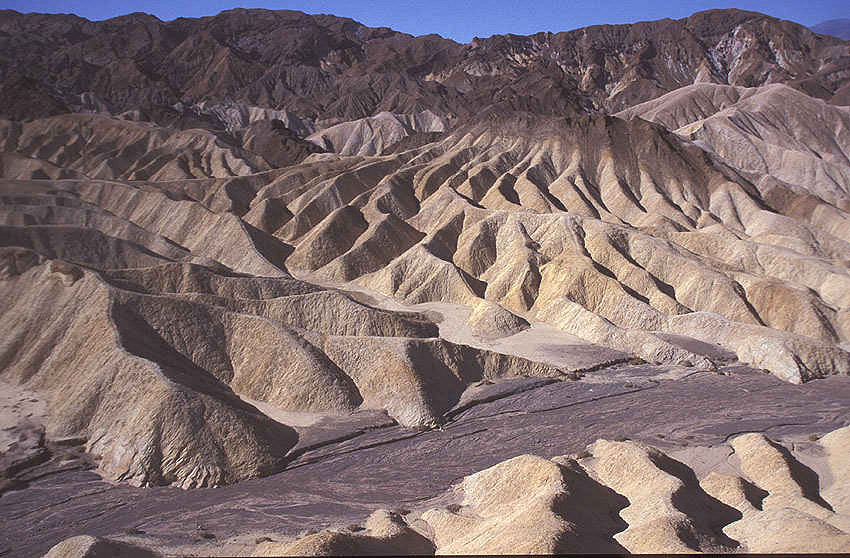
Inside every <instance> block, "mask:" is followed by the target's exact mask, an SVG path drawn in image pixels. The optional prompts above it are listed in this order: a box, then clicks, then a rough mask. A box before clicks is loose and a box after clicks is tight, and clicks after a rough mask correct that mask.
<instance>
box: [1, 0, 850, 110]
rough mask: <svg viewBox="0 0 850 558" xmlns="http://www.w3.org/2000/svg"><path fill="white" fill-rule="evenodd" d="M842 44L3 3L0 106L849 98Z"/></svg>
mask: <svg viewBox="0 0 850 558" xmlns="http://www.w3.org/2000/svg"><path fill="white" fill-rule="evenodd" d="M848 68H850V46H848V45H846V44H845V43H842V42H841V41H839V40H838V39H834V38H830V37H826V36H822V35H816V34H815V33H813V32H812V31H810V30H808V29H806V28H805V27H802V26H800V25H797V24H794V23H791V22H788V21H780V20H777V19H774V18H771V17H768V16H765V15H761V14H757V13H752V12H744V11H739V10H714V11H708V12H702V13H698V14H695V15H693V16H691V17H689V18H686V19H681V20H676V21H673V20H661V21H654V22H645V23H637V24H634V25H603V26H594V27H589V28H586V29H579V30H575V31H570V32H566V33H558V34H551V33H538V34H536V35H532V36H528V37H524V36H517V35H497V36H493V37H490V38H486V39H475V40H473V41H472V43H471V44H467V45H461V44H458V43H455V42H453V41H450V40H447V39H443V38H441V37H439V36H435V35H429V36H423V37H412V36H410V35H405V34H403V33H398V32H395V31H392V30H390V29H387V28H376V29H373V28H369V27H365V26H363V25H361V24H359V23H357V22H355V21H353V20H350V19H345V18H339V17H334V16H329V15H306V14H303V13H300V12H294V11H268V10H244V9H236V10H230V11H226V12H222V13H221V14H219V15H217V16H214V17H204V18H200V19H186V18H179V19H176V20H174V21H169V22H163V21H160V20H159V19H157V18H156V17H154V16H150V15H146V14H140V13H136V14H130V15H126V16H121V17H117V18H114V19H110V20H106V21H101V22H92V21H88V20H86V19H83V18H79V17H76V16H73V15H40V14H20V13H17V12H14V11H8V10H7V11H3V12H0V81H2V83H3V90H2V94H3V97H4V99H6V102H5V103H4V104H3V107H2V108H0V116H4V117H7V118H13V119H30V118H37V117H43V116H49V115H54V114H60V113H63V112H69V111H72V110H80V109H92V108H98V109H101V110H104V109H105V110H108V111H109V112H112V113H115V114H117V113H121V112H124V111H127V110H140V111H141V112H142V113H143V117H144V118H147V119H152V120H156V121H157V122H160V123H163V122H165V123H168V122H170V121H172V120H174V119H176V118H178V116H179V115H178V114H175V111H174V108H173V106H174V105H176V104H177V103H179V102H181V101H183V102H184V104H186V103H189V104H191V103H197V102H200V101H204V100H208V101H216V102H224V101H234V102H237V103H241V104H245V105H252V106H260V107H267V108H275V109H286V110H289V111H292V112H294V113H296V114H298V115H300V116H302V117H306V118H310V119H318V120H325V121H331V123H332V122H335V121H340V120H351V119H355V118H361V117H365V116H370V115H373V114H375V113H376V112H379V111H392V112H406V113H410V112H416V111H421V110H424V109H430V110H431V111H434V112H435V113H437V114H439V115H442V116H445V117H449V118H455V117H460V118H464V117H467V116H469V115H474V114H476V113H477V112H478V111H479V110H480V109H481V108H482V107H483V106H487V105H490V104H493V103H496V104H498V105H501V106H504V107H508V108H511V109H522V110H527V111H533V112H538V113H544V114H547V113H563V112H564V111H569V110H595V109H598V110H603V111H613V110H620V109H623V108H626V107H628V106H631V105H634V104H636V103H639V102H643V101H647V100H650V99H652V98H655V97H658V96H659V95H662V94H664V93H667V92H669V91H672V90H674V89H677V88H679V87H682V86H684V85H690V84H693V83H695V82H712V83H720V84H729V85H742V86H758V85H763V84H766V83H775V82H784V83H788V84H790V85H792V86H794V87H796V88H798V89H801V90H804V91H805V92H807V93H809V94H810V95H813V96H816V97H819V98H822V99H827V100H833V101H834V102H837V103H843V102H846V101H847V92H846V91H843V90H842V86H843V85H844V83H845V82H846V81H847V75H848Z"/></svg>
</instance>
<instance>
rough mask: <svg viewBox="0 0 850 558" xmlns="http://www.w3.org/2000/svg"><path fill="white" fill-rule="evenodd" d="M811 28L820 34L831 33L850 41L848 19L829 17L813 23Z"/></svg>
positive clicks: (849, 21)
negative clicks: (815, 23)
mask: <svg viewBox="0 0 850 558" xmlns="http://www.w3.org/2000/svg"><path fill="white" fill-rule="evenodd" d="M811 30H812V31H814V32H815V33H820V34H821V35H832V36H833V37H838V38H839V39H844V40H845V41H850V19H848V18H841V19H830V20H827V21H822V22H820V23H818V24H817V25H813V26H812V27H811Z"/></svg>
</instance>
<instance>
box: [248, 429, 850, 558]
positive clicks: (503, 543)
mask: <svg viewBox="0 0 850 558" xmlns="http://www.w3.org/2000/svg"><path fill="white" fill-rule="evenodd" d="M848 432H850V430H848V428H844V429H841V430H837V431H834V432H832V433H830V434H828V435H827V436H824V437H823V438H822V440H821V441H820V442H819V444H820V447H821V448H822V451H824V452H825V453H826V455H827V456H828V457H827V469H828V470H829V471H830V473H831V474H832V475H835V476H834V477H833V478H832V483H831V486H830V488H829V489H827V490H825V491H823V492H821V491H819V488H818V476H817V474H815V473H814V471H812V470H811V469H810V468H808V467H807V466H806V465H804V464H803V463H801V462H800V461H798V460H797V458H796V457H795V456H794V455H793V454H792V453H791V452H790V451H789V450H788V449H787V448H786V447H784V446H783V445H781V444H778V443H776V442H774V441H772V440H770V439H768V438H767V437H765V436H764V435H762V434H744V435H742V436H738V437H736V438H733V439H732V440H731V442H730V443H729V445H728V446H726V447H725V448H714V449H712V450H709V451H713V452H714V453H716V454H719V453H720V452H722V456H721V457H720V458H719V459H717V460H716V461H715V462H714V463H713V467H715V468H710V469H709V470H707V471H706V470H702V471H700V476H699V477H698V476H697V474H696V472H695V471H694V469H692V468H691V467H689V466H688V465H687V464H686V463H684V462H682V461H679V460H677V459H675V458H673V457H671V456H670V455H668V454H665V453H664V452H662V451H660V450H658V449H656V448H654V447H651V446H647V445H645V444H641V443H637V442H632V441H610V440H597V441H596V442H594V443H593V444H591V445H590V446H588V448H587V450H586V451H584V452H583V453H581V454H579V455H573V456H560V457H555V458H553V459H544V458H542V457H537V456H534V455H521V456H518V457H514V458H512V459H509V460H507V461H504V462H502V463H499V464H497V465H495V466H493V467H490V468H489V469H485V470H483V471H480V472H478V473H475V474H473V475H469V476H467V477H465V478H463V480H462V481H461V482H459V483H458V484H457V485H455V486H454V487H452V490H451V491H450V493H449V494H451V497H450V498H451V499H452V500H454V502H453V503H452V504H449V505H447V506H444V507H442V508H432V509H427V510H424V511H416V512H410V511H407V512H406V513H404V515H402V514H401V513H399V512H390V511H388V510H378V511H376V512H374V513H373V514H372V515H371V516H370V517H369V519H368V520H367V521H366V523H365V528H364V529H363V530H361V531H358V532H354V533H352V532H346V531H343V530H338V529H327V530H323V531H321V532H319V533H316V534H314V535H309V536H307V537H304V538H301V539H299V540H297V541H295V542H294V543H291V544H288V545H280V544H276V543H261V544H260V545H258V546H257V548H256V550H255V551H254V554H253V555H254V556H276V555H287V556H314V555H319V554H321V555H346V554H372V555H378V554H380V555H384V554H392V553H394V552H395V553H399V552H400V553H405V554H406V553H416V554H431V553H435V554H437V555H457V554H514V553H523V554H553V553H554V554H576V553H578V554H580V553H599V552H607V553H617V554H627V553H629V554H631V553H641V554H646V553H652V554H661V553H663V554H667V553H694V552H711V553H737V552H745V553H793V552H826V553H831V552H843V550H844V549H846V547H847V545H848V544H850V533H848V532H847V527H848V526H850V523H848V516H847V511H848V510H847V509H846V506H843V505H840V504H839V503H840V502H843V499H844V498H846V489H847V487H846V484H845V481H846V479H845V476H844V471H845V469H846V461H847V459H846V456H845V452H844V451H843V449H845V447H844V446H843V444H844V443H846V437H847V435H848ZM727 453H728V457H727V456H726V454H727ZM693 455H694V454H693V453H692V454H691V457H693ZM724 457H725V459H724ZM822 494H823V495H826V494H828V495H829V496H830V500H831V502H833V503H830V502H828V501H826V500H824V497H823V496H822Z"/></svg>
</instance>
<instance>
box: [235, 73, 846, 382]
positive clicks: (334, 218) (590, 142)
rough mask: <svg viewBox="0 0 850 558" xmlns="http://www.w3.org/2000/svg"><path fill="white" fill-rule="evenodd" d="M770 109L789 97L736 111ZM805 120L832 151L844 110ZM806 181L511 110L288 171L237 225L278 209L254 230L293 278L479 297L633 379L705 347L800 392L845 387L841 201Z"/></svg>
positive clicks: (686, 147)
mask: <svg viewBox="0 0 850 558" xmlns="http://www.w3.org/2000/svg"><path fill="white" fill-rule="evenodd" d="M712 87H713V86H712ZM706 88H707V86H703V87H700V88H694V95H705V94H706V93H705V91H706ZM785 92H787V94H791V95H794V96H801V94H799V93H796V92H793V91H792V90H790V89H788V88H782V86H770V87H769V88H767V89H766V90H765V91H763V92H761V93H759V92H757V91H750V92H745V93H747V94H746V95H743V96H744V97H745V99H753V98H755V99H757V98H759V97H760V96H762V95H767V96H768V98H771V97H772V96H774V95H777V94H779V95H783V94H785ZM686 93H687V92H682V95H685V94H686ZM716 93H718V94H719V95H720V96H721V98H722V99H727V100H728V101H729V102H731V101H733V100H735V102H739V100H740V99H739V98H740V96H741V93H740V91H739V90H730V89H722V88H721V89H720V90H719V91H718V92H716ZM733 93H734V94H733ZM724 95H725V96H724ZM700 98H702V97H700ZM683 99H685V100H684V101H682V103H684V104H688V106H691V107H692V106H696V105H697V104H698V102H696V101H693V100H692V97H687V96H685V97H683ZM723 102H726V101H723ZM723 102H720V101H718V104H717V106H715V105H711V106H707V107H703V109H704V110H703V111H702V112H699V111H698V116H703V115H704V114H713V113H711V111H715V112H716V114H722V113H723V110H730V109H723V110H721V106H723ZM811 103H813V105H814V106H820V107H823V110H824V111H825V112H824V113H823V117H824V118H827V119H829V121H830V122H833V123H834V125H833V127H832V128H827V129H826V130H823V131H822V132H821V135H820V137H821V138H823V139H822V141H823V142H826V141H833V143H834V145H836V146H840V145H844V144H845V143H846V141H845V139H843V131H842V130H844V124H843V122H844V112H845V111H844V109H841V108H835V107H829V106H828V105H825V104H824V103H822V102H821V101H816V100H812V101H811ZM674 104H675V100H662V102H661V103H659V106H662V107H663V106H667V105H670V106H672V105H674ZM734 106H736V107H737V106H738V105H734ZM666 110H667V111H668V112H670V111H671V110H673V109H666ZM690 110H691V109H687V110H686V111H685V113H684V114H691V112H692V111H691V112H688V111H690ZM674 112H675V111H674ZM659 114H660V111H659ZM665 114H666V113H665ZM708 118H709V119H710V118H714V116H709V117H708ZM703 120H705V119H703ZM677 124H679V122H677ZM777 126H788V127H789V128H790V129H795V128H793V127H792V123H788V122H786V123H784V124H777ZM829 130H832V131H829ZM723 137H728V135H726V136H723ZM828 138H833V139H832V140H829V139H828ZM730 149H731V148H730ZM836 149H837V151H838V152H840V148H836ZM824 153H826V150H824ZM836 157H837V155H836ZM834 164H835V165H838V166H839V167H840V168H842V169H846V168H850V167H847V166H846V165H844V163H843V162H841V161H840V160H838V159H836V162H835V163H834ZM331 169H332V170H331ZM786 178H788V177H786ZM305 179H306V181H305ZM839 182H840V179H839ZM296 183H297V184H299V185H298V186H297V188H293V187H292V186H290V184H296ZM808 184H809V187H808V188H807V187H806V185H805V183H802V182H801V181H795V182H788V181H786V180H780V179H779V178H773V177H772V175H769V174H768V175H764V174H757V173H756V172H755V171H753V170H749V169H746V168H741V167H738V166H735V165H733V161H729V160H728V159H726V158H723V157H720V156H717V155H716V154H715V152H714V151H713V150H712V151H708V152H707V151H705V150H703V149H702V148H701V147H700V146H699V145H698V144H695V143H693V142H691V141H689V140H688V139H687V138H684V137H682V136H681V135H679V134H677V133H674V132H672V131H668V130H666V129H664V128H663V127H661V126H656V125H652V124H650V123H647V122H645V121H643V120H641V119H632V120H628V121H624V120H621V119H619V118H613V117H605V116H575V117H570V118H564V119H555V120H553V119H541V118H540V117H537V116H534V115H522V114H519V115H518V114H516V113H512V114H507V115H503V116H499V115H497V116H496V118H495V119H493V120H488V121H485V122H482V123H478V124H475V125H471V126H469V127H466V128H462V129H459V130H457V131H455V132H453V133H451V134H450V135H448V137H446V138H445V139H441V140H438V141H436V142H434V143H431V144H426V145H424V146H422V147H414V148H413V149H410V150H408V151H403V152H401V153H396V154H392V155H385V156H380V157H368V158H364V157H354V158H340V159H337V160H333V161H331V160H324V159H323V160H317V161H315V162H312V161H305V162H304V163H301V164H299V165H296V166H294V167H291V168H290V169H287V170H286V171H285V172H284V173H283V174H281V175H280V176H279V177H278V178H277V179H275V180H274V181H272V182H271V183H269V184H268V185H267V186H265V187H263V188H261V189H260V190H258V193H257V196H256V198H255V199H254V201H253V202H251V204H252V207H251V209H249V214H253V213H255V211H256V212H259V206H260V204H262V207H264V209H263V211H267V209H265V208H268V207H270V206H271V204H272V201H273V200H278V201H277V204H276V205H277V207H279V208H280V209H279V211H281V212H284V208H285V214H286V221H285V222H284V223H283V224H282V225H281V226H280V228H277V229H276V230H275V229H272V228H270V229H267V232H269V233H272V234H273V235H274V236H275V237H277V238H279V239H280V240H282V241H283V242H285V243H287V244H290V245H292V246H294V250H293V252H292V255H291V256H290V257H289V258H288V259H287V260H286V265H287V266H289V267H290V268H292V269H294V270H300V271H305V272H311V273H316V274H318V275H319V276H322V277H326V278H327V279H328V280H332V281H354V282H355V283H357V284H359V285H362V286H365V287H368V288H370V289H373V290H376V291H379V292H382V293H385V294H388V295H392V296H394V297H397V298H400V299H402V300H404V301H406V302H408V303H410V304H417V303H424V302H429V301H444V302H454V303H457V304H463V305H470V306H476V305H477V304H479V303H480V301H481V299H485V300H487V301H490V302H493V303H498V304H501V305H503V306H504V307H505V308H507V309H508V310H510V311H512V312H517V313H519V314H520V315H522V316H526V317H530V318H534V319H537V320H541V321H544V322H548V323H550V324H553V325H556V326H557V327H559V328H562V329H563V330H565V331H567V332H569V333H571V334H573V335H577V336H579V337H582V338H584V339H587V340H588V341H591V342H594V343H600V344H603V345H608V346H610V347H612V348H616V349H617V350H621V351H625V352H629V353H633V354H635V355H637V356H639V357H640V358H643V359H645V360H648V361H651V362H668V363H685V362H690V363H691V364H694V365H699V366H703V367H711V366H712V364H711V362H710V359H709V358H708V355H705V354H698V353H694V352H693V351H691V350H688V349H686V348H685V347H681V346H677V345H676V344H675V343H670V342H669V341H668V340H667V339H669V338H666V339H665V337H664V336H663V335H661V336H659V333H665V332H666V333H671V334H676V335H686V336H691V337H695V338H697V339H699V340H702V341H705V340H707V339H711V340H712V342H713V343H720V344H722V345H723V347H724V348H725V349H727V350H730V351H732V352H733V353H734V354H736V355H737V356H738V358H739V359H741V360H742V361H743V362H747V363H750V364H752V365H754V366H757V367H759V368H764V369H767V370H770V371H771V372H774V373H775V374H777V375H779V376H781V377H783V378H785V379H787V380H789V381H794V382H800V381H805V380H806V379H809V378H812V377H818V376H822V375H825V374H847V373H848V370H850V355H848V353H846V352H845V351H844V350H843V349H842V348H841V347H840V345H841V344H842V343H846V342H847V341H848V331H850V329H848V327H849V326H848V322H847V318H848V306H847V304H848V300H845V299H846V297H845V296H844V294H843V293H844V292H845V291H846V290H847V286H850V277H848V273H847V268H846V266H844V265H842V264H841V263H840V262H841V261H843V258H845V257H846V254H847V253H848V240H850V238H848V237H847V236H846V233H845V232H844V231H845V229H846V224H847V222H848V214H847V213H846V212H845V210H844V209H843V208H844V203H846V199H847V198H846V195H845V194H844V193H843V191H835V190H834V189H833V190H832V192H831V194H832V195H828V194H830V192H822V191H821V190H822V189H823V186H822V185H823V181H817V180H813V181H810V182H809V183H808ZM818 188H820V190H819V189H818ZM842 200H843V201H842ZM254 206H258V209H257V210H255V209H254ZM803 206H806V207H807V209H806V210H803V209H802V207H803ZM792 207H793V208H800V209H795V210H791V209H790V208H792ZM290 215H291V217H290ZM700 316H702V317H700ZM698 323H700V324H704V325H699V326H698V325H697V324H698ZM709 324H712V325H709ZM719 328H720V329H722V330H723V331H725V332H728V333H727V334H722V335H719V334H718V331H719V330H720V329H719ZM762 346H770V347H775V350H774V349H771V350H768V351H764V350H761V349H759V348H758V347H762ZM789 359H790V360H789Z"/></svg>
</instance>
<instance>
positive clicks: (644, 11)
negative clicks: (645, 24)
mask: <svg viewBox="0 0 850 558" xmlns="http://www.w3.org/2000/svg"><path fill="white" fill-rule="evenodd" d="M245 2H246V3H239V0H204V1H191V0H131V1H130V2H128V1H127V0H0V7H3V8H10V9H13V10H17V11H20V12H46V13H75V14H77V15H80V16H83V17H86V18H89V19H95V20H99V19H107V18H110V17H114V16H116V15H122V14H126V13H129V12H147V13H152V14H154V15H156V16H157V17H159V18H160V19H163V20H170V19H174V18H177V17H180V16H185V17H197V16H203V15H214V14H216V13H218V12H220V11H222V10H226V9H230V8H234V7H243V8H249V7H250V8H269V9H293V10H301V11H303V12H307V13H313V14H315V13H330V14H334V15H339V16H345V17H350V18H353V19H356V20H357V21H360V22H361V23H363V24H365V25H368V26H370V27H381V26H385V27H392V28H393V29H395V30H397V31H403V32H405V33H411V34H413V35H424V34H427V33H437V34H440V35H442V36H444V37H448V38H451V39H454V40H456V41H461V42H468V41H470V40H471V39H472V37H474V36H479V37H488V36H490V35H493V34H496V33H516V34H520V35H527V34H531V33H535V32H537V31H552V32H557V31H568V30H570V29H576V28H578V27H585V26H587V25H596V24H601V23H631V22H635V21H645V20H652V19H661V18H664V17H670V18H673V19H677V18H681V17H686V16H688V15H690V14H692V13H694V12H698V11H701V10H706V9H710V8H732V7H734V8H740V9H744V10H752V11H757V12H763V13H766V14H769V15H772V16H774V17H779V18H782V19H790V20H792V21H796V22H799V23H802V24H803V25H814V24H815V23H819V22H821V21H824V20H827V19H836V18H850V2H848V0H808V1H803V2H801V1H799V0H797V1H789V0H773V1H770V0H740V1H738V2H736V3H728V2H723V1H722V0H717V1H716V2H708V1H703V0H684V1H682V0H654V1H651V0H617V1H612V0H601V1H600V0H597V1H593V0H575V1H573V2H564V1H556V0H534V1H532V2H529V3H525V2H519V1H517V0H490V1H479V0H475V1H464V0H427V1H416V2H413V1H410V0H372V1H370V0H361V1H359V2H358V1H351V0H348V1H343V0H309V1H307V0H285V1H281V0H277V1H275V0H245ZM532 6H533V9H531V7H532Z"/></svg>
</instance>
